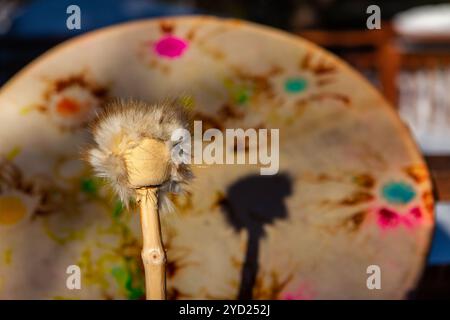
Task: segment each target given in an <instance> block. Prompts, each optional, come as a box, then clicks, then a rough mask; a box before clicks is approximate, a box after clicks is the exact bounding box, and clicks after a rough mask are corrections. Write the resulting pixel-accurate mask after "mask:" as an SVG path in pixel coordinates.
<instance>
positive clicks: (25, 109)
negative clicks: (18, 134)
mask: <svg viewBox="0 0 450 320" xmlns="http://www.w3.org/2000/svg"><path fill="white" fill-rule="evenodd" d="M34 109H36V107H34V106H27V107H23V108H22V109H20V111H19V113H20V115H22V116H25V115H27V114H28V113H30V112H31V111H33V110H34Z"/></svg>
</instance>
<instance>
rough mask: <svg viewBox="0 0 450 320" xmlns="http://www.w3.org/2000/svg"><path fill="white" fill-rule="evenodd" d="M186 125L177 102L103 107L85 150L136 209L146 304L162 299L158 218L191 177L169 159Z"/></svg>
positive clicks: (185, 167)
mask: <svg viewBox="0 0 450 320" xmlns="http://www.w3.org/2000/svg"><path fill="white" fill-rule="evenodd" d="M188 122H189V121H188V116H187V113H186V112H185V110H184V109H183V108H182V107H181V106H178V105H177V104H176V103H163V104H157V105H148V104H145V103H143V102H136V101H128V102H126V101H117V102H114V103H112V104H110V105H108V106H106V107H105V111H104V112H103V113H102V114H100V115H99V117H98V119H97V121H96V122H95V123H94V125H93V128H92V133H93V138H94V141H95V145H94V146H92V147H91V148H90V149H89V150H88V151H87V160H88V161H89V162H90V164H91V165H92V166H93V168H94V170H95V172H96V174H97V175H98V176H100V177H103V178H106V179H107V180H108V181H109V183H110V184H111V186H112V187H113V189H114V190H115V192H116V193H117V194H118V196H119V197H120V199H121V200H122V202H124V203H125V205H127V206H128V203H129V201H130V200H131V199H135V200H136V202H137V203H138V204H139V207H140V213H141V225H142V235H143V249H142V260H143V264H144V269H145V283H146V295H147V299H149V300H150V299H151V300H154V299H160V300H161V299H165V296H166V294H165V288H166V285H165V281H166V279H165V263H166V255H165V250H164V246H163V241H162V235H161V226H160V213H161V212H163V211H165V210H170V201H169V200H168V198H167V194H168V192H178V191H180V188H181V187H182V185H184V184H186V183H187V181H188V180H190V179H191V177H192V174H191V171H190V168H189V166H188V165H187V164H186V163H180V161H174V159H173V157H172V151H173V148H174V146H175V145H176V143H177V141H172V139H171V137H172V133H173V132H174V131H175V130H177V129H186V130H188V129H189V123H188Z"/></svg>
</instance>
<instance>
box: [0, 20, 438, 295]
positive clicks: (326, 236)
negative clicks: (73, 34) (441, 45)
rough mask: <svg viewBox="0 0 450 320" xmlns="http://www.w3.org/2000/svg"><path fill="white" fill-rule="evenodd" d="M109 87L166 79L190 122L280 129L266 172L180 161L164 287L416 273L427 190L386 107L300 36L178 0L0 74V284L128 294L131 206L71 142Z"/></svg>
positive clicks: (134, 256) (388, 283)
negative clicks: (183, 187) (194, 13)
mask: <svg viewBox="0 0 450 320" xmlns="http://www.w3.org/2000/svg"><path fill="white" fill-rule="evenodd" d="M117 97H121V98H130V97H132V98H135V99H140V100H144V101H148V102H158V101H162V100H164V99H167V98H171V97H177V99H179V100H180V103H183V104H184V105H185V106H186V108H190V109H191V110H192V113H193V115H194V118H195V119H196V120H202V121H203V122H202V126H203V130H206V129H207V128H217V129H220V130H225V129H229V128H242V129H248V128H255V129H259V130H261V129H268V130H269V131H270V129H278V130H279V131H278V132H279V157H278V159H279V166H278V167H277V166H276V163H275V160H276V157H275V156H276V154H274V155H273V156H272V157H271V159H272V162H271V163H272V164H273V165H274V168H275V169H278V171H277V173H276V174H275V175H261V170H260V169H261V166H258V165H245V164H240V165H227V164H223V165H218V164H214V165H207V164H197V165H194V166H193V171H194V174H195V176H196V178H195V180H194V181H193V183H192V184H191V185H190V187H189V191H188V192H187V193H186V194H184V195H180V196H176V197H173V200H174V202H175V205H176V213H174V214H168V215H167V216H165V217H163V220H164V221H163V222H164V225H163V234H164V243H165V246H166V248H167V255H168V265H167V281H168V282H167V285H168V297H169V298H171V299H184V298H188V299H189V298H193V299H197V298H200V299H213V298H215V299H236V298H254V299H380V298H385V299H399V298H405V297H406V296H407V295H408V294H409V293H410V292H411V290H413V289H414V287H415V285H416V283H417V280H418V277H419V276H420V274H421V271H422V268H423V265H424V261H425V257H426V254H427V250H428V247H429V244H430V236H431V231H432V227H433V224H434V220H433V200H432V195H431V185H430V180H429V176H428V171H427V169H426V167H425V164H424V160H423V159H422V157H421V155H420V153H419V152H418V150H417V148H416V145H415V144H414V142H413V140H412V139H411V136H410V134H409V132H408V130H407V128H406V127H405V126H404V125H403V123H401V121H400V119H399V118H398V116H397V114H396V112H395V111H394V110H393V108H392V107H391V106H389V105H388V104H387V103H386V101H385V100H384V99H383V98H382V97H381V96H380V94H379V93H378V92H377V91H376V90H375V89H374V88H373V87H372V86H371V85H370V84H369V83H368V82H367V81H366V80H364V79H363V78H362V77H361V76H360V75H358V74H357V73H356V72H355V71H354V70H352V69H351V68H350V67H349V66H347V65H346V64H345V63H343V62H342V61H340V60H339V59H337V58H336V57H334V56H332V55H331V54H329V53H327V52H325V51H324V50H322V49H320V48H318V47H316V46H314V45H313V44H311V43H309V42H307V41H305V40H303V39H300V38H298V37H295V36H292V35H288V34H286V33H283V32H279V31H276V30H273V29H270V28H266V27H262V26H258V25H254V24H250V23H245V22H241V21H236V20H224V19H216V18H207V17H183V18H167V19H156V20H146V21H140V22H133V23H128V24H124V25H119V26H114V27H111V28H106V29H104V30H100V31H96V32H93V33H89V34H87V35H83V36H81V37H78V38H75V39H73V40H70V41H68V42H66V43H64V44H62V45H59V46H57V47H56V48H55V49H52V50H50V51H49V52H48V53H46V54H44V55H43V56H42V57H40V58H39V59H37V60H36V61H35V62H33V63H32V64H31V65H29V66H28V67H26V68H25V69H24V70H23V71H21V72H20V73H19V74H18V75H16V76H15V77H14V78H13V79H12V80H11V81H9V83H7V84H6V85H5V86H4V87H3V89H2V91H1V92H0V139H1V141H2V143H1V144H0V155H1V165H0V166H1V168H0V239H1V241H0V298H2V299H18V298H21V299H139V298H143V296H144V281H143V268H142V264H141V257H140V250H141V244H142V242H141V235H140V233H141V230H140V225H139V215H138V213H137V210H136V208H134V207H132V208H131V209H130V210H126V209H124V208H123V206H122V205H121V203H120V202H118V200H117V199H116V198H115V196H114V195H113V194H112V192H111V191H110V189H109V188H108V187H107V186H106V185H105V183H104V182H103V181H101V180H99V179H97V178H95V177H94V176H93V174H92V172H91V170H90V168H89V166H88V165H87V164H86V163H85V162H84V161H82V160H80V159H81V153H80V150H81V149H82V147H83V146H84V145H85V144H86V141H87V140H88V139H89V133H88V124H89V122H90V121H91V120H92V119H93V117H94V116H95V114H96V112H97V111H99V110H100V109H102V108H104V107H105V104H104V103H105V102H106V101H108V100H109V99H111V98H117ZM260 132H261V131H260ZM205 144H207V143H206V142H205ZM231 151H233V152H236V153H239V152H245V150H231ZM231 151H230V152H231ZM78 274H79V275H80V279H81V281H80V283H81V288H80V289H77V284H78V283H77V279H76V276H77V275H78ZM378 275H380V276H381V281H380V282H378V280H377V279H378ZM374 287H375V288H374Z"/></svg>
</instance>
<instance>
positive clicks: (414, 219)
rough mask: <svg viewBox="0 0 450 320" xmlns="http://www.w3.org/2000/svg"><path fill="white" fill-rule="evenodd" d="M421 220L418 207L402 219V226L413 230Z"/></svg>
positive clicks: (420, 212)
mask: <svg viewBox="0 0 450 320" xmlns="http://www.w3.org/2000/svg"><path fill="white" fill-rule="evenodd" d="M421 219H422V211H421V210H420V208H418V207H414V208H412V209H411V210H409V214H408V215H405V216H404V217H403V219H402V221H403V224H404V225H405V226H407V227H409V228H413V227H415V226H417V225H418V224H419V223H420V220H421Z"/></svg>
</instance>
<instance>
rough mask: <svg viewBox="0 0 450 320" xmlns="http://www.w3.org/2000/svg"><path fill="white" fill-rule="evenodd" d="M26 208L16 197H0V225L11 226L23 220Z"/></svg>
mask: <svg viewBox="0 0 450 320" xmlns="http://www.w3.org/2000/svg"><path fill="white" fill-rule="evenodd" d="M26 213H27V207H26V206H25V204H24V203H23V202H22V200H20V198H18V197H14V196H3V197H0V225H13V224H16V223H17V222H19V221H20V220H22V219H23V217H24V216H25V215H26Z"/></svg>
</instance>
